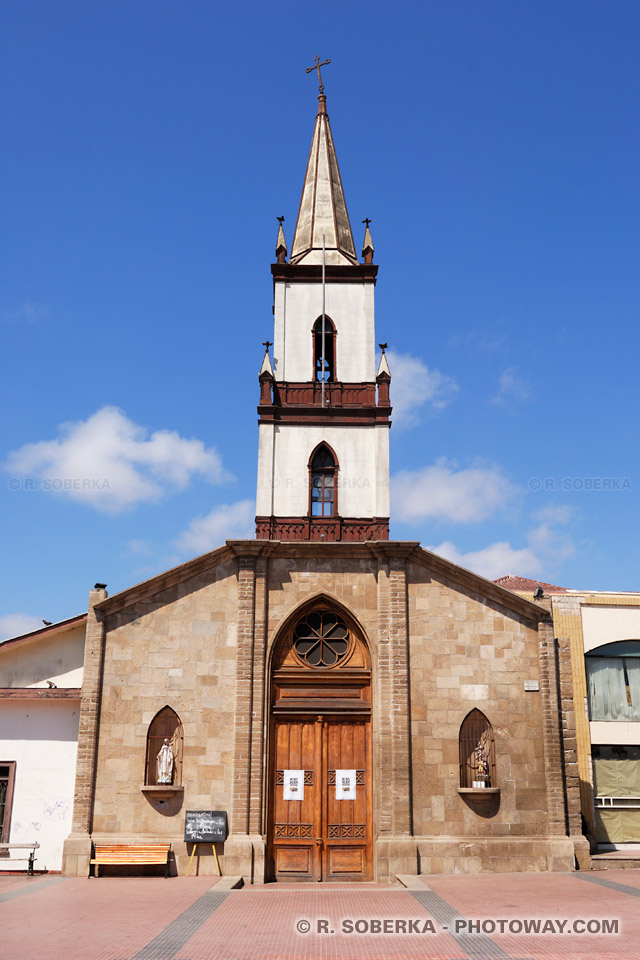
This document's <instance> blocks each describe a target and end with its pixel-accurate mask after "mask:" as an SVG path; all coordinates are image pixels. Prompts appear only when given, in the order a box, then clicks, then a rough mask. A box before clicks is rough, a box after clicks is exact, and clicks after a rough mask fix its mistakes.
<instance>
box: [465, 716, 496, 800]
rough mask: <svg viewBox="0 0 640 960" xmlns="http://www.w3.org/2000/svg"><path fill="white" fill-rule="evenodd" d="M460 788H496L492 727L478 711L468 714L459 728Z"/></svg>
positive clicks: (494, 747)
mask: <svg viewBox="0 0 640 960" xmlns="http://www.w3.org/2000/svg"><path fill="white" fill-rule="evenodd" d="M460 786H461V787H466V788H469V787H479V788H483V787H496V786H497V783H496V745H495V740H494V737H493V727H492V726H491V724H490V723H489V721H488V720H487V718H486V717H485V715H484V713H481V712H480V710H472V711H471V712H470V713H468V714H467V715H466V717H465V718H464V720H463V721H462V724H461V726H460Z"/></svg>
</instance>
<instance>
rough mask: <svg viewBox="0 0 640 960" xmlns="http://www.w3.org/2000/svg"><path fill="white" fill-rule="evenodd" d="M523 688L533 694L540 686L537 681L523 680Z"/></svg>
mask: <svg viewBox="0 0 640 960" xmlns="http://www.w3.org/2000/svg"><path fill="white" fill-rule="evenodd" d="M524 688H525V690H529V691H534V692H535V691H536V690H539V689H540V684H539V683H538V681H537V680H525V682H524Z"/></svg>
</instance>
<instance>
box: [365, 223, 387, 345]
mask: <svg viewBox="0 0 640 960" xmlns="http://www.w3.org/2000/svg"><path fill="white" fill-rule="evenodd" d="M362 222H363V223H364V220H363V221H362ZM378 346H379V347H380V349H381V350H382V352H383V353H384V352H385V350H386V349H387V347H388V346H389V344H388V343H379V344H378Z"/></svg>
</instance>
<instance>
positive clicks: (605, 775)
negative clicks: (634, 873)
mask: <svg viewBox="0 0 640 960" xmlns="http://www.w3.org/2000/svg"><path fill="white" fill-rule="evenodd" d="M496 582H497V583H500V584H501V585H502V586H507V587H508V588H509V589H513V590H515V591H516V592H517V593H519V594H520V595H521V596H523V597H524V596H528V597H532V596H533V593H534V591H535V590H536V588H537V587H540V588H542V590H543V597H542V598H541V600H540V602H541V603H543V604H545V605H546V606H547V607H550V609H551V610H552V613H553V624H554V632H555V635H556V637H558V638H560V640H561V642H567V643H569V644H570V648H571V667H572V678H573V690H574V698H575V703H576V734H577V755H578V770H579V773H580V799H581V809H582V815H583V817H584V828H585V832H586V833H587V834H588V836H589V838H590V841H591V846H592V850H593V851H594V852H595V851H596V850H597V849H598V848H600V849H607V848H608V847H610V846H612V845H613V846H614V847H618V848H619V849H621V850H625V848H627V849H628V845H629V844H640V593H616V592H601V591H590V590H584V591H583V590H567V589H564V588H562V587H553V586H552V585H550V584H545V583H540V582H539V581H537V580H526V579H523V578H520V577H502V578H501V579H500V580H498V581H496Z"/></svg>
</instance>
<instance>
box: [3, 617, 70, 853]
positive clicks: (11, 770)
mask: <svg viewBox="0 0 640 960" xmlns="http://www.w3.org/2000/svg"><path fill="white" fill-rule="evenodd" d="M86 620H87V615H86V614H82V615H80V616H78V617H72V618H71V619H70V620H65V621H62V622H61V623H55V624H47V625H45V626H44V627H42V628H41V629H40V630H35V631H33V632H32V633H28V634H24V635H23V636H20V637H14V638H12V639H10V640H6V641H5V642H4V643H2V644H0V843H11V844H26V843H38V844H40V848H39V849H38V850H37V851H36V861H35V868H36V870H53V871H59V870H60V869H61V867H62V846H63V843H64V840H65V838H66V837H67V835H68V833H69V831H70V829H71V823H72V809H73V795H74V787H75V773H76V754H77V749H78V724H79V717H80V701H81V687H82V672H83V665H84V640H85V626H86ZM27 856H28V851H27V852H26V853H25V851H21V850H18V849H15V850H11V851H0V871H1V870H16V869H17V870H21V869H26V857H27ZM16 857H21V858H22V859H20V860H16Z"/></svg>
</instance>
